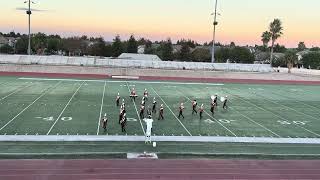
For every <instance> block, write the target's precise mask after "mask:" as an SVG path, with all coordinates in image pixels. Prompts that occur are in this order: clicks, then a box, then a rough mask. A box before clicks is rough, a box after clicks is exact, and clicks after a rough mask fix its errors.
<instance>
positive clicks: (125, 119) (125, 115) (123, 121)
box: [120, 114, 127, 132]
mask: <svg viewBox="0 0 320 180" xmlns="http://www.w3.org/2000/svg"><path fill="white" fill-rule="evenodd" d="M120 124H121V131H122V132H126V125H127V114H123V117H122V119H121V121H120Z"/></svg>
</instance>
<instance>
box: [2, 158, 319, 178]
mask: <svg viewBox="0 0 320 180" xmlns="http://www.w3.org/2000/svg"><path fill="white" fill-rule="evenodd" d="M0 179H1V180H2V179H3V180H35V179H36V180H42V179H46V180H51V179H59V180H79V179H81V180H89V179H90V180H100V179H148V180H149V179H171V180H180V179H181V180H188V179H195V180H203V179H207V180H212V179H255V180H256V179H320V161H305V160H303V161H267V160H261V161H260V160H257V161H256V160H0Z"/></svg>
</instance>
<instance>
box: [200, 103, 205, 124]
mask: <svg viewBox="0 0 320 180" xmlns="http://www.w3.org/2000/svg"><path fill="white" fill-rule="evenodd" d="M203 112H204V105H203V104H201V106H200V109H199V114H200V120H202V117H203V116H202V114H203Z"/></svg>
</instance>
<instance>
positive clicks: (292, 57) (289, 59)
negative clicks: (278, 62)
mask: <svg viewBox="0 0 320 180" xmlns="http://www.w3.org/2000/svg"><path fill="white" fill-rule="evenodd" d="M284 58H285V60H286V64H287V67H288V73H291V69H292V68H293V67H294V65H296V64H297V63H298V56H297V54H296V52H295V51H293V50H289V51H287V52H286V53H285V56H284Z"/></svg>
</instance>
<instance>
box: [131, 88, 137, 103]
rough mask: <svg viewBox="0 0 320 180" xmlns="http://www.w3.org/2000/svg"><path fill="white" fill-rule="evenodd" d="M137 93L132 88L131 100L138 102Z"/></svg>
mask: <svg viewBox="0 0 320 180" xmlns="http://www.w3.org/2000/svg"><path fill="white" fill-rule="evenodd" d="M136 97H137V93H136V90H135V89H134V88H132V90H131V93H130V98H131V99H133V100H134V101H136Z"/></svg>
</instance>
